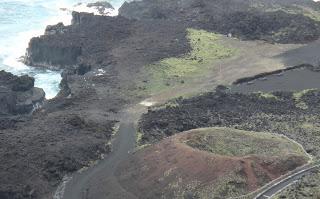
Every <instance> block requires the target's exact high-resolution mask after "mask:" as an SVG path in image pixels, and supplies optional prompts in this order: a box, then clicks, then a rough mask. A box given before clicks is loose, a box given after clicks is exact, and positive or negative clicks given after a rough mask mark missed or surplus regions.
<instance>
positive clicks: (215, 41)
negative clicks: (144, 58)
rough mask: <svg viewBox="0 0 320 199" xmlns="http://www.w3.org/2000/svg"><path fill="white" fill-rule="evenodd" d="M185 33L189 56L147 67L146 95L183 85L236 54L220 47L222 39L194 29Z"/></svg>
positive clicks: (174, 58) (216, 35)
mask: <svg viewBox="0 0 320 199" xmlns="http://www.w3.org/2000/svg"><path fill="white" fill-rule="evenodd" d="M187 31H188V35H187V37H188V40H189V42H190V45H191V48H192V50H191V52H190V53H188V54H186V55H183V56H181V57H172V58H166V59H163V60H161V61H159V62H157V63H155V64H152V65H148V66H146V70H147V71H148V72H149V73H150V81H149V82H148V83H147V84H146V85H143V86H144V87H145V89H146V90H147V91H149V92H154V91H161V90H164V89H166V88H168V87H170V86H175V85H177V84H184V83H185V81H186V80H187V79H188V78H192V77H194V76H195V75H197V74H203V73H205V72H206V71H208V70H209V69H213V68H214V62H215V61H216V60H219V59H224V58H228V57H231V56H232V55H234V54H235V50H234V49H230V48H227V47H225V46H222V45H221V44H219V40H220V38H221V35H219V34H216V33H211V32H207V31H204V30H195V29H188V30H187Z"/></svg>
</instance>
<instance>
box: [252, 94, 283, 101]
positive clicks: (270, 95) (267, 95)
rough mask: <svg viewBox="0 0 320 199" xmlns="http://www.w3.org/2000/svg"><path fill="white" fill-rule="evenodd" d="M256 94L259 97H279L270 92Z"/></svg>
mask: <svg viewBox="0 0 320 199" xmlns="http://www.w3.org/2000/svg"><path fill="white" fill-rule="evenodd" d="M257 94H258V95H259V97H261V98H265V99H274V100H279V98H278V97H277V96H275V95H274V94H272V93H264V92H258V93H257Z"/></svg>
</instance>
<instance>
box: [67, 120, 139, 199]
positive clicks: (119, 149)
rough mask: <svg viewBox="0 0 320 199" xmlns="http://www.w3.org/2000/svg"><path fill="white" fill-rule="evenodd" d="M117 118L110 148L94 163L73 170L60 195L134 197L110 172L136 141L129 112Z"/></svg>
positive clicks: (96, 198)
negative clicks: (82, 168)
mask: <svg viewBox="0 0 320 199" xmlns="http://www.w3.org/2000/svg"><path fill="white" fill-rule="evenodd" d="M121 118H122V121H121V122H120V127H119V131H118V133H117V134H116V135H115V137H114V140H113V143H112V146H113V150H112V152H111V153H109V154H108V155H107V156H106V158H105V159H104V160H101V161H100V162H99V163H98V164H97V165H95V166H93V167H90V168H89V169H87V170H85V171H83V172H81V173H79V172H78V173H75V174H74V175H73V176H72V179H71V180H70V181H69V182H67V183H66V187H65V190H64V193H63V194H62V195H63V196H62V197H61V199H100V198H101V199H105V198H112V199H117V198H119V199H120V198H121V199H122V198H130V199H135V198H136V197H135V196H134V195H132V194H131V193H128V192H127V191H126V190H124V189H123V188H122V187H121V185H120V184H119V183H118V181H117V179H116V177H115V176H114V172H115V171H116V168H117V166H118V164H119V163H120V162H121V161H123V160H125V159H127V158H128V157H129V156H130V152H131V151H133V150H134V148H135V143H136V139H135V135H136V129H135V126H134V119H132V118H131V117H130V116H129V114H124V116H122V117H121Z"/></svg>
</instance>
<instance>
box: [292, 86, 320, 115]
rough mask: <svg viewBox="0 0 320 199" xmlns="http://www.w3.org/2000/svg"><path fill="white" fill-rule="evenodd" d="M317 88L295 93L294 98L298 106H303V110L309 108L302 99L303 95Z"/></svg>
mask: <svg viewBox="0 0 320 199" xmlns="http://www.w3.org/2000/svg"><path fill="white" fill-rule="evenodd" d="M314 90H317V89H306V90H303V91H299V92H295V93H293V99H294V101H295V102H296V107H298V108H301V109H303V110H306V109H308V108H309V107H308V105H307V104H306V103H305V102H304V101H303V100H302V97H303V96H304V95H305V94H307V93H308V92H311V91H314Z"/></svg>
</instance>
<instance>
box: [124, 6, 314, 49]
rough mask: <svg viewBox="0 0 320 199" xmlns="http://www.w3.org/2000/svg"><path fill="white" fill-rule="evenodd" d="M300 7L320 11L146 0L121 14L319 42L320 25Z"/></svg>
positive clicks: (264, 37) (242, 34)
mask: <svg viewBox="0 0 320 199" xmlns="http://www.w3.org/2000/svg"><path fill="white" fill-rule="evenodd" d="M297 6H304V7H306V8H308V9H316V10H317V9H319V5H318V4H316V3H315V2H313V1H300V2H298V1H296V0H282V1H266V0H254V1H246V0H232V1H222V0H213V1H206V0H179V1H170V0H142V1H134V2H130V3H124V4H123V6H122V7H121V8H120V9H119V14H120V15H121V16H125V17H127V18H131V19H139V20H142V19H166V20H174V21H178V22H179V23H185V24H188V26H190V27H194V28H201V29H205V30H209V31H215V32H219V33H221V34H229V33H231V34H232V35H234V36H236V37H239V38H241V39H246V40H265V41H268V42H276V43H305V42H309V41H313V40H316V39H318V38H319V36H320V31H319V30H320V23H319V22H318V21H315V20H313V19H311V18H309V17H308V16H305V15H303V14H302V13H300V12H299V10H297ZM279 8H282V9H279ZM290 11H291V12H290ZM295 12H296V13H295Z"/></svg>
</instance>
